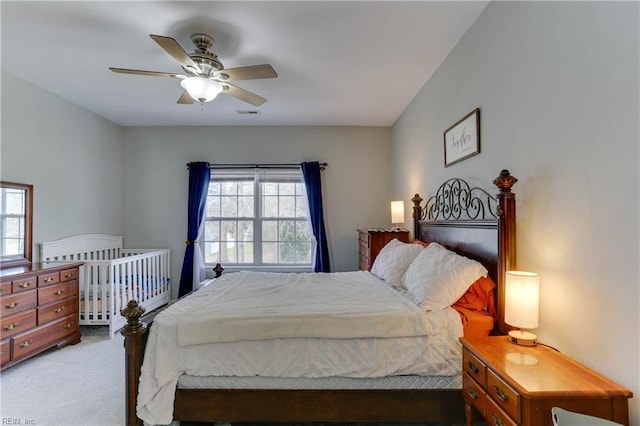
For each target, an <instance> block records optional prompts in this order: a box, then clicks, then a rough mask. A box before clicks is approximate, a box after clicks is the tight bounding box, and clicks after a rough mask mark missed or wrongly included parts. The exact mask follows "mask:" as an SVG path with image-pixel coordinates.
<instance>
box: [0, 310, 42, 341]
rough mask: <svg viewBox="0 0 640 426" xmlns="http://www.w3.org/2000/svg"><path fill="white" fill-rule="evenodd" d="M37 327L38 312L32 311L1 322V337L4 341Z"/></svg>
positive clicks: (5, 318) (12, 316)
mask: <svg viewBox="0 0 640 426" xmlns="http://www.w3.org/2000/svg"><path fill="white" fill-rule="evenodd" d="M35 326H36V310H35V309H31V310H28V311H23V312H20V313H17V314H15V315H11V316H7V317H4V318H2V320H0V336H2V338H3V339H5V338H7V337H11V336H15V335H16V334H18V333H22V332H23V331H26V330H28V329H30V328H33V327H35Z"/></svg>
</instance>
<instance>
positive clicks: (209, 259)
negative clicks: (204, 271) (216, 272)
mask: <svg viewBox="0 0 640 426" xmlns="http://www.w3.org/2000/svg"><path fill="white" fill-rule="evenodd" d="M204 261H205V263H220V243H210V242H206V241H205V243H204Z"/></svg>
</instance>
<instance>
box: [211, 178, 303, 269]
mask: <svg viewBox="0 0 640 426" xmlns="http://www.w3.org/2000/svg"><path fill="white" fill-rule="evenodd" d="M225 172H226V173H227V174H233V173H238V174H246V176H247V177H250V176H251V175H253V185H254V195H253V200H254V206H253V207H254V217H253V218H246V219H244V218H242V217H229V218H226V219H234V220H239V221H242V220H251V221H253V236H254V238H253V263H251V264H247V263H242V264H233V263H228V264H225V263H222V266H223V267H224V268H225V272H234V271H240V270H243V271H273V272H313V268H314V259H315V250H316V244H315V239H314V237H313V228H312V227H311V220H310V218H309V206H308V202H307V196H306V193H304V192H305V188H304V180H303V175H302V170H301V169H295V168H273V167H268V168H263V167H258V168H251V169H246V168H242V169H224V170H217V173H218V176H220V175H222V174H225ZM261 173H265V174H267V175H269V174H271V175H273V174H275V173H282V174H283V175H291V177H292V178H294V179H296V180H297V179H298V178H299V183H301V184H302V188H303V193H304V194H303V199H304V203H305V207H306V211H307V218H306V220H307V223H308V225H309V229H310V231H311V238H312V242H311V246H312V247H311V257H310V263H309V264H292V263H286V264H263V260H262V224H263V221H268V220H272V219H274V218H271V217H262V212H261V209H262V193H261V185H260V183H261ZM240 179H241V178H238V180H240ZM215 180H216V169H212V170H211V181H215ZM275 219H276V220H277V219H280V218H279V217H277V218H275ZM282 219H284V220H299V219H297V218H286V217H284V218H282ZM215 220H225V218H224V217H220V218H216V219H215ZM206 221H207V216H206V209H205V218H204V219H203V227H204V226H205V222H206ZM204 234H205V233H204V232H203V235H202V238H201V239H200V245H201V248H202V253H203V254H204V257H205V262H206V251H205V235H204ZM214 266H215V264H212V263H205V267H206V268H207V276H208V277H209V276H212V272H211V270H212V268H213V267H214Z"/></svg>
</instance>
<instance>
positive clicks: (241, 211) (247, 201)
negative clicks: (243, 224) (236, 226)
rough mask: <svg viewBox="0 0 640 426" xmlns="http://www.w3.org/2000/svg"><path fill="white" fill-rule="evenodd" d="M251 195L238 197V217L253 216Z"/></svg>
mask: <svg viewBox="0 0 640 426" xmlns="http://www.w3.org/2000/svg"><path fill="white" fill-rule="evenodd" d="M253 215H254V209H253V196H251V197H238V217H253Z"/></svg>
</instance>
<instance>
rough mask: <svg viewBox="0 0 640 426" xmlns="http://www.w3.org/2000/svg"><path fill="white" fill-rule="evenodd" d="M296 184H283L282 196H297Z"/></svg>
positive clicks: (281, 187)
mask: <svg viewBox="0 0 640 426" xmlns="http://www.w3.org/2000/svg"><path fill="white" fill-rule="evenodd" d="M295 191H296V184H295V183H288V182H285V183H281V184H280V195H295Z"/></svg>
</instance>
